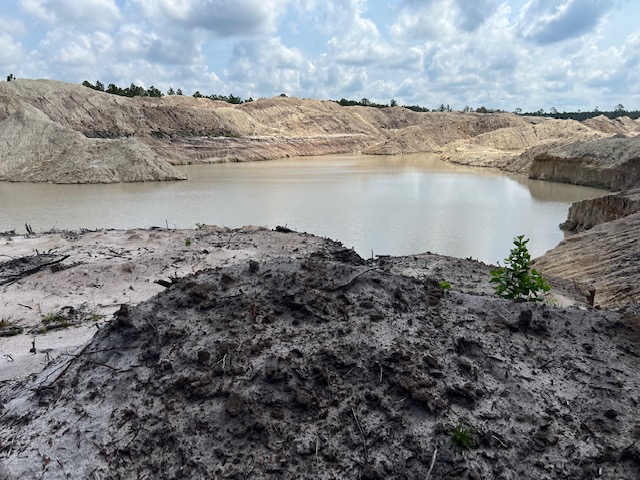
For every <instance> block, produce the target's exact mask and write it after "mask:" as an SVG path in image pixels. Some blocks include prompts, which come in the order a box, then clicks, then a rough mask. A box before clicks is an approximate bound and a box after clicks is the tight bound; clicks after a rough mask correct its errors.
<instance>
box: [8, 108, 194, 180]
mask: <svg viewBox="0 0 640 480" xmlns="http://www.w3.org/2000/svg"><path fill="white" fill-rule="evenodd" d="M184 179H186V176H185V175H184V174H183V173H182V172H180V171H178V170H177V169H176V168H175V167H173V166H172V165H170V164H169V163H168V162H166V161H165V160H162V159H161V158H159V157H158V155H156V154H155V153H154V152H153V151H152V150H151V149H150V148H149V147H148V146H147V145H145V144H144V143H142V142H140V141H138V140H136V139H133V138H122V139H117V140H97V139H90V138H87V137H85V136H84V135H82V134H81V133H79V132H76V131H74V130H72V129H71V128H69V127H65V126H63V125H61V124H59V123H55V122H52V121H51V120H49V119H48V118H47V117H46V116H45V115H44V114H43V113H42V112H40V111H39V110H36V109H35V108H33V107H31V106H29V105H23V106H21V107H20V108H19V109H18V110H17V111H16V112H15V113H13V114H12V115H11V116H9V117H8V118H7V119H6V120H5V121H3V122H0V180H9V181H25V182H55V183H113V182H144V181H152V180H184Z"/></svg>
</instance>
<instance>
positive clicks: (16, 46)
mask: <svg viewBox="0 0 640 480" xmlns="http://www.w3.org/2000/svg"><path fill="white" fill-rule="evenodd" d="M23 56H24V51H23V48H22V45H21V44H20V43H19V42H16V41H15V40H14V39H13V38H12V37H11V36H10V35H9V34H7V33H0V66H2V67H13V66H15V65H16V64H18V63H19V62H20V61H21V60H22V58H23Z"/></svg>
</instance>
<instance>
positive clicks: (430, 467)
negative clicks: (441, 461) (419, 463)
mask: <svg viewBox="0 0 640 480" xmlns="http://www.w3.org/2000/svg"><path fill="white" fill-rule="evenodd" d="M437 455H438V449H437V448H436V449H435V450H434V451H433V456H432V457H431V466H429V471H428V472H427V478H426V480H429V478H430V477H431V472H432V470H433V466H434V465H435V464H436V456H437Z"/></svg>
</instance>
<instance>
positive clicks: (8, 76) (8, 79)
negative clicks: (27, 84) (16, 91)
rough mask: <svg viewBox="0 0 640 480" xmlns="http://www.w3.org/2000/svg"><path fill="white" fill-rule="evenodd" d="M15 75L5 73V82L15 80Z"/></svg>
mask: <svg viewBox="0 0 640 480" xmlns="http://www.w3.org/2000/svg"><path fill="white" fill-rule="evenodd" d="M15 79H16V77H14V76H13V73H10V74H9V75H7V82H10V81H12V80H15Z"/></svg>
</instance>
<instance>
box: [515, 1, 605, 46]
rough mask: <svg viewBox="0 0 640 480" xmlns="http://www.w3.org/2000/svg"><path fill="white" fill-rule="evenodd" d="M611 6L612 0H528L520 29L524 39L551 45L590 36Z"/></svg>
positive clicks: (521, 18)
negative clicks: (553, 0)
mask: <svg viewBox="0 0 640 480" xmlns="http://www.w3.org/2000/svg"><path fill="white" fill-rule="evenodd" d="M614 6H615V2H613V1H611V0H563V1H562V2H549V1H547V0H529V2H528V3H527V5H526V6H525V7H524V9H523V10H522V14H521V17H520V22H519V26H520V29H521V31H522V35H523V37H524V38H526V39H529V40H533V41H535V42H537V43H539V44H543V45H544V44H552V43H556V42H560V41H563V40H567V39H570V38H575V37H579V36H581V35H584V34H587V33H589V32H590V31H592V30H593V29H594V28H595V27H596V26H597V24H598V22H599V21H600V20H601V18H602V17H603V16H604V15H605V14H607V13H608V12H610V11H611V10H612V9H613V7H614Z"/></svg>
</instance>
